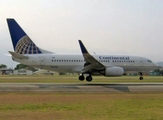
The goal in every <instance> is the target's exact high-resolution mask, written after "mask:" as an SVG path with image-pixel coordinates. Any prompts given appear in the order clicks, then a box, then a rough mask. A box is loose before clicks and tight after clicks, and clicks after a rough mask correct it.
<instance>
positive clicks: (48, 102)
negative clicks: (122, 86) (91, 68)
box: [0, 75, 163, 120]
mask: <svg viewBox="0 0 163 120" xmlns="http://www.w3.org/2000/svg"><path fill="white" fill-rule="evenodd" d="M138 78H139V76H123V77H102V76H95V77H94V80H93V81H92V83H97V84H98V83H101V82H102V83H103V84H105V83H106V84H108V83H144V82H145V83H155V82H158V83H162V82H163V77H162V76H158V77H151V76H144V80H143V81H140V80H139V79H138ZM0 83H79V84H82V83H88V82H86V81H79V80H78V76H3V75H2V76H0ZM162 101H163V93H162V92H159V93H150V92H147V93H145V92H143V93H135V92H134V93H129V92H127V93H126V92H120V93H115V92H114V93H87V92H82V93H81V92H80V93H63V92H62V93H59V92H58V93H57V92H40V93H39V92H0V120H36V119H40V120H54V119H57V120H58V119H59V120H76V119H78V120H162V119H163V114H162V112H163V102H162Z"/></svg>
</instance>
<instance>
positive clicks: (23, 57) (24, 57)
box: [9, 51, 28, 59]
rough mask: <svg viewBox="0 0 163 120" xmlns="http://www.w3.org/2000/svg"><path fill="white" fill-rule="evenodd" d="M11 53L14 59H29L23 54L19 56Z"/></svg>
mask: <svg viewBox="0 0 163 120" xmlns="http://www.w3.org/2000/svg"><path fill="white" fill-rule="evenodd" d="M9 53H10V54H11V55H12V56H13V57H15V58H19V59H28V57H27V56H24V55H22V54H18V53H15V52H12V51H9Z"/></svg>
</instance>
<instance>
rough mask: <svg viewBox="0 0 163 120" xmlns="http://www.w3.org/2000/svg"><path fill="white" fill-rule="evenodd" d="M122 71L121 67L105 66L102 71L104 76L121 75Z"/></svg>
mask: <svg viewBox="0 0 163 120" xmlns="http://www.w3.org/2000/svg"><path fill="white" fill-rule="evenodd" d="M123 73H124V70H123V68H122V67H107V68H106V69H105V71H104V76H108V77H109V76H122V75H123Z"/></svg>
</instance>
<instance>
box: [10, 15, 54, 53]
mask: <svg viewBox="0 0 163 120" xmlns="http://www.w3.org/2000/svg"><path fill="white" fill-rule="evenodd" d="M7 24H8V28H9V31H10V35H11V39H12V44H13V47H14V51H15V52H16V53H18V54H42V53H52V52H49V51H46V50H43V49H40V48H39V47H37V46H36V45H35V43H34V42H33V41H32V40H31V39H30V38H29V36H28V35H27V34H26V33H25V32H24V30H23V29H22V28H21V27H20V26H19V24H18V23H17V22H16V21H15V20H14V19H12V18H8V19H7Z"/></svg>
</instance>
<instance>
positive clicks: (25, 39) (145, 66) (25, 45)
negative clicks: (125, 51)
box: [7, 19, 159, 82]
mask: <svg viewBox="0 0 163 120" xmlns="http://www.w3.org/2000/svg"><path fill="white" fill-rule="evenodd" d="M7 23H8V28H9V32H10V36H11V40H12V44H13V48H14V52H12V51H9V53H10V54H11V55H12V59H13V60H14V61H16V62H19V63H21V64H25V65H29V66H33V67H36V68H42V69H46V70H50V71H57V72H66V73H78V74H80V75H79V80H81V81H83V80H84V79H85V76H86V80H87V81H88V82H90V81H92V75H97V74H98V75H104V76H106V77H111V76H122V75H123V74H124V72H127V71H135V72H138V73H139V74H140V78H139V79H140V80H143V74H142V73H143V72H148V71H151V70H155V69H158V68H159V66H157V65H156V64H155V63H153V62H152V61H151V60H150V59H148V58H145V57H140V56H129V55H91V54H90V53H89V52H88V51H87V49H86V47H85V46H84V44H83V43H82V41H81V40H79V45H80V49H81V53H82V54H56V53H53V52H50V51H47V50H44V49H41V48H39V47H37V46H36V44H35V43H34V42H33V41H32V40H31V39H30V37H29V36H28V35H27V34H26V33H25V32H24V30H23V29H22V28H21V27H20V26H19V24H18V23H17V22H16V21H15V20H14V19H7Z"/></svg>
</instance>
